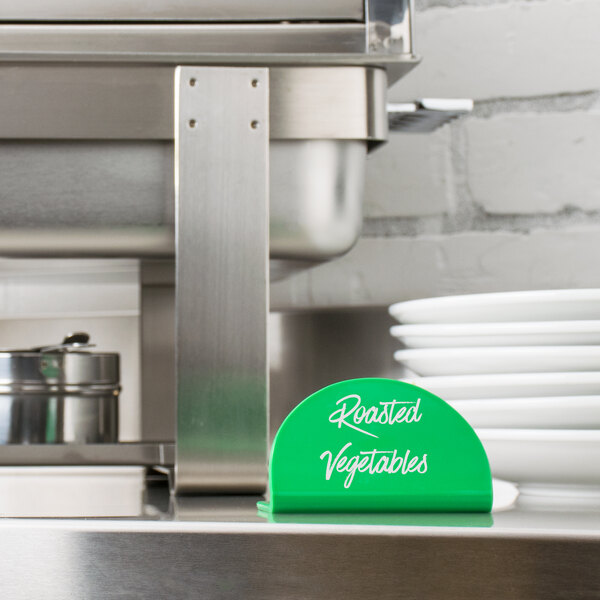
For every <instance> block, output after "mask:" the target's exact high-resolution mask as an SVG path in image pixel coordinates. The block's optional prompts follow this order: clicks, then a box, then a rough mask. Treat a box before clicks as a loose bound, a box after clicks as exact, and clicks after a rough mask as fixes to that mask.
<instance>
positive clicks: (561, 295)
mask: <svg viewBox="0 0 600 600" xmlns="http://www.w3.org/2000/svg"><path fill="white" fill-rule="evenodd" d="M588 300H598V301H600V288H585V289H558V290H520V291H514V292H491V293H482V294H458V295H452V296H437V297H434V298H420V299H415V300H405V301H403V302H396V303H394V304H392V305H391V306H390V307H389V312H390V314H391V315H392V316H393V317H394V318H397V319H398V320H402V319H401V318H400V317H398V316H397V314H396V313H401V312H405V311H407V310H419V311H420V310H423V309H425V310H430V309H431V308H434V309H435V308H438V309H440V308H468V307H469V306H491V305H496V306H497V305H507V304H511V303H521V304H530V303H533V302H581V301H588Z"/></svg>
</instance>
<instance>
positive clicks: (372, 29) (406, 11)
mask: <svg viewBox="0 0 600 600" xmlns="http://www.w3.org/2000/svg"><path fill="white" fill-rule="evenodd" d="M413 5H414V2H413V0H370V1H369V0H367V3H366V10H367V15H366V17H367V28H368V48H369V52H390V53H396V54H409V55H410V54H413V41H412V27H411V25H412V19H411V16H412V14H413V13H414V6H413Z"/></svg>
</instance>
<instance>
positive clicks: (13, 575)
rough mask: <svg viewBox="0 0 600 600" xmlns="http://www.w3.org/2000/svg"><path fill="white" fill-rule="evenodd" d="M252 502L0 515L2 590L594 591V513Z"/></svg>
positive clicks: (237, 593)
mask: <svg viewBox="0 0 600 600" xmlns="http://www.w3.org/2000/svg"><path fill="white" fill-rule="evenodd" d="M256 500H257V498H255V497H249V498H245V499H243V498H223V497H221V498H207V499H193V500H192V501H191V503H190V502H188V499H187V498H183V499H180V500H178V501H177V502H178V504H177V506H176V507H174V510H175V514H176V515H177V514H180V515H181V518H182V519H184V520H175V521H172V520H171V519H172V516H171V515H169V514H166V513H163V514H162V515H161V513H160V512H154V513H153V516H152V517H150V518H149V517H148V516H147V517H146V518H145V519H144V518H142V519H139V518H138V519H120V520H114V519H113V520H110V519H109V520H106V519H102V520H98V519H96V520H94V519H87V520H83V519H80V520H64V519H61V520H48V519H43V520H40V519H24V520H23V519H22V520H4V521H0V560H2V564H3V567H4V569H3V577H2V591H3V592H4V595H5V596H6V597H7V598H11V599H12V598H15V599H19V598H26V599H27V600H29V598H37V597H44V598H47V599H49V600H54V599H58V598H61V599H63V598H79V597H85V598H102V599H111V598H123V597H131V598H161V599H162V598H167V597H177V598H198V597H207V598H240V597H243V598H260V599H261V600H262V599H265V598H273V599H275V598H277V599H279V598H292V599H293V598H313V597H324V598H325V597H326V598H332V599H337V598H340V599H343V600H352V599H355V598H356V599H363V598H374V597H377V598H385V599H387V598H389V599H392V598H403V597H407V598H447V599H450V600H452V599H457V600H463V599H464V598H486V599H487V598H489V599H492V600H495V599H498V600H511V599H515V600H522V599H523V598H544V599H545V600H546V599H549V600H553V599H557V600H558V599H561V600H562V599H564V598H569V599H576V598H582V599H583V598H586V599H587V598H596V597H598V595H599V594H600V571H599V570H598V564H599V561H600V522H599V521H600V518H599V515H598V513H597V512H590V511H587V512H586V511H581V510H580V511H574V510H569V509H568V508H566V509H562V510H561V509H555V510H553V511H544V510H532V509H525V508H521V507H519V506H517V507H516V508H513V509H512V510H509V511H506V512H503V513H497V514H494V515H493V516H492V519H493V525H491V526H478V520H477V519H475V520H474V521H472V524H471V525H470V526H469V524H468V523H469V519H470V518H471V519H473V518H474V517H481V515H439V514H434V515H400V518H399V519H398V515H391V516H389V515H388V516H387V518H386V516H385V515H379V519H378V521H377V524H374V523H371V524H369V522H368V520H367V521H364V520H362V519H361V517H360V516H356V515H354V516H346V518H345V519H341V520H340V522H337V521H336V519H335V516H332V515H328V516H327V517H325V518H323V516H322V515H312V518H311V519H308V520H303V519H302V518H300V519H297V520H296V521H294V520H293V519H294V517H292V519H291V522H289V523H268V522H266V521H265V520H263V519H261V518H260V517H258V516H257V515H256V506H255V502H256ZM192 515H195V517H192ZM161 517H162V518H161ZM188 517H192V520H189V521H188V520H185V519H187V518H188ZM319 517H321V518H319ZM348 517H349V518H348ZM402 517H404V522H403V519H402ZM457 517H458V519H457ZM164 519H166V520H164ZM32 573H34V574H35V576H32Z"/></svg>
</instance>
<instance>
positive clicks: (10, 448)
mask: <svg viewBox="0 0 600 600" xmlns="http://www.w3.org/2000/svg"><path fill="white" fill-rule="evenodd" d="M174 462H175V444H173V443H167V442H164V443H163V442H161V443H150V442H144V443H137V442H131V443H120V444H4V445H0V466H3V467H6V466H29V465H37V466H67V465H69V466H90V465H145V466H164V467H171V466H173V464H174Z"/></svg>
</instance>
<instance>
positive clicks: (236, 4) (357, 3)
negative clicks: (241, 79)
mask: <svg viewBox="0 0 600 600" xmlns="http://www.w3.org/2000/svg"><path fill="white" fill-rule="evenodd" d="M363 8H364V7H363V0H328V1H327V2H322V1H321V0H302V1H301V2H298V1H297V0H277V2H272V1H271V0H218V1H215V0H145V1H144V2H130V1H128V0H78V1H77V2H73V0H52V1H51V2H48V0H27V1H26V2H22V1H19V0H4V1H3V2H2V6H1V7H0V21H9V20H15V21H25V20H31V21H95V20H108V21H171V20H173V21H186V20H189V21H270V20H275V21H279V20H287V21H293V20H303V21H305V20H318V19H335V20H338V21H341V20H344V19H346V20H348V19H350V20H361V19H362V18H363V14H364V9H363Z"/></svg>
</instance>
